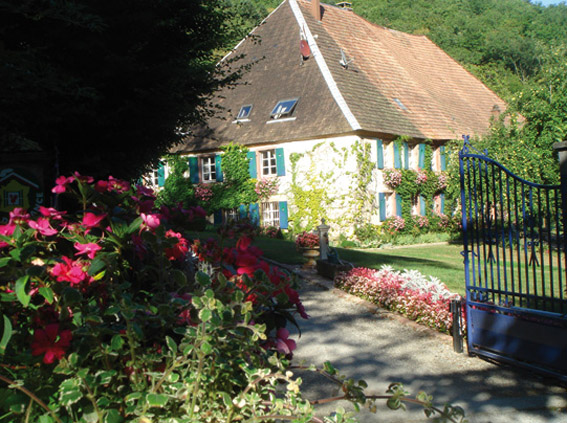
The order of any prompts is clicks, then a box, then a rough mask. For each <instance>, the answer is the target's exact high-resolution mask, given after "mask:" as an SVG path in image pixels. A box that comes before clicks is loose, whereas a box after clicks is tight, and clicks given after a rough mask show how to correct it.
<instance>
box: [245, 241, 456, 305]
mask: <svg viewBox="0 0 567 423" xmlns="http://www.w3.org/2000/svg"><path fill="white" fill-rule="evenodd" d="M255 243H256V245H257V246H258V247H259V248H260V249H261V250H263V251H264V254H265V256H266V257H268V258H271V259H273V260H276V261H279V262H281V263H287V264H300V263H303V261H304V260H303V257H302V256H301V254H300V253H299V252H297V251H296V249H295V244H294V243H293V242H292V241H284V240H276V239H270V238H259V239H257V240H256V242H255ZM462 249H463V247H462V245H458V244H442V245H426V246H408V247H403V248H391V249H385V248H384V249H368V250H360V249H345V248H336V250H337V251H338V253H339V257H340V258H341V259H342V260H346V261H349V262H351V263H353V264H354V265H355V266H359V267H369V268H374V269H379V268H380V267H381V266H382V265H384V264H387V265H390V266H392V267H394V268H395V269H398V270H403V269H408V270H409V269H416V270H419V271H420V272H421V273H423V274H424V275H430V276H435V277H437V278H439V279H440V280H441V281H442V282H444V283H445V284H446V285H447V287H448V288H449V290H451V291H453V292H458V293H460V294H462V295H464V294H465V274H464V268H463V257H462V256H461V254H460V252H461V251H462Z"/></svg>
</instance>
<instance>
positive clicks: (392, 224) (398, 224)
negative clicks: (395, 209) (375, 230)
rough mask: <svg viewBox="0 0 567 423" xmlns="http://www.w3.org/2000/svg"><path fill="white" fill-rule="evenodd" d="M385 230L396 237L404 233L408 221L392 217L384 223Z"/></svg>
mask: <svg viewBox="0 0 567 423" xmlns="http://www.w3.org/2000/svg"><path fill="white" fill-rule="evenodd" d="M383 225H384V229H385V231H386V232H388V233H389V234H390V235H395V234H397V233H399V232H402V231H403V230H404V228H405V226H406V221H405V219H404V218H403V217H399V216H392V217H389V218H387V219H386V220H385V221H384V223H383Z"/></svg>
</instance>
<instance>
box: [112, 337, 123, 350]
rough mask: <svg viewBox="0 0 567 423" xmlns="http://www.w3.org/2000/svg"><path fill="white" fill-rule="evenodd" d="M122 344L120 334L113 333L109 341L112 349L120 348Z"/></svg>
mask: <svg viewBox="0 0 567 423" xmlns="http://www.w3.org/2000/svg"><path fill="white" fill-rule="evenodd" d="M123 345H124V340H123V339H122V337H121V336H120V335H114V336H113V337H112V340H111V341H110V348H111V349H112V350H113V351H119V350H121V349H122V346H123Z"/></svg>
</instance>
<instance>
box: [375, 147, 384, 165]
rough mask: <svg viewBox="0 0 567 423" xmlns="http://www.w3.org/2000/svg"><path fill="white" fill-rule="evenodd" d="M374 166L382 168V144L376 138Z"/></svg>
mask: <svg viewBox="0 0 567 423" xmlns="http://www.w3.org/2000/svg"><path fill="white" fill-rule="evenodd" d="M376 151H377V156H376V166H377V167H378V169H384V145H383V144H382V140H376Z"/></svg>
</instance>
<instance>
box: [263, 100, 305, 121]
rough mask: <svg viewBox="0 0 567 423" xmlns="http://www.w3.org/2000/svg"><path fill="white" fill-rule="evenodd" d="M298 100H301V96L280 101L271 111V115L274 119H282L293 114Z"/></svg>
mask: <svg viewBox="0 0 567 423" xmlns="http://www.w3.org/2000/svg"><path fill="white" fill-rule="evenodd" d="M297 100H299V98H292V99H291V100H282V101H278V104H276V107H274V110H272V113H270V117H271V118H272V119H280V118H286V117H289V116H291V114H292V113H293V110H294V109H295V105H296V104H297Z"/></svg>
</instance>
